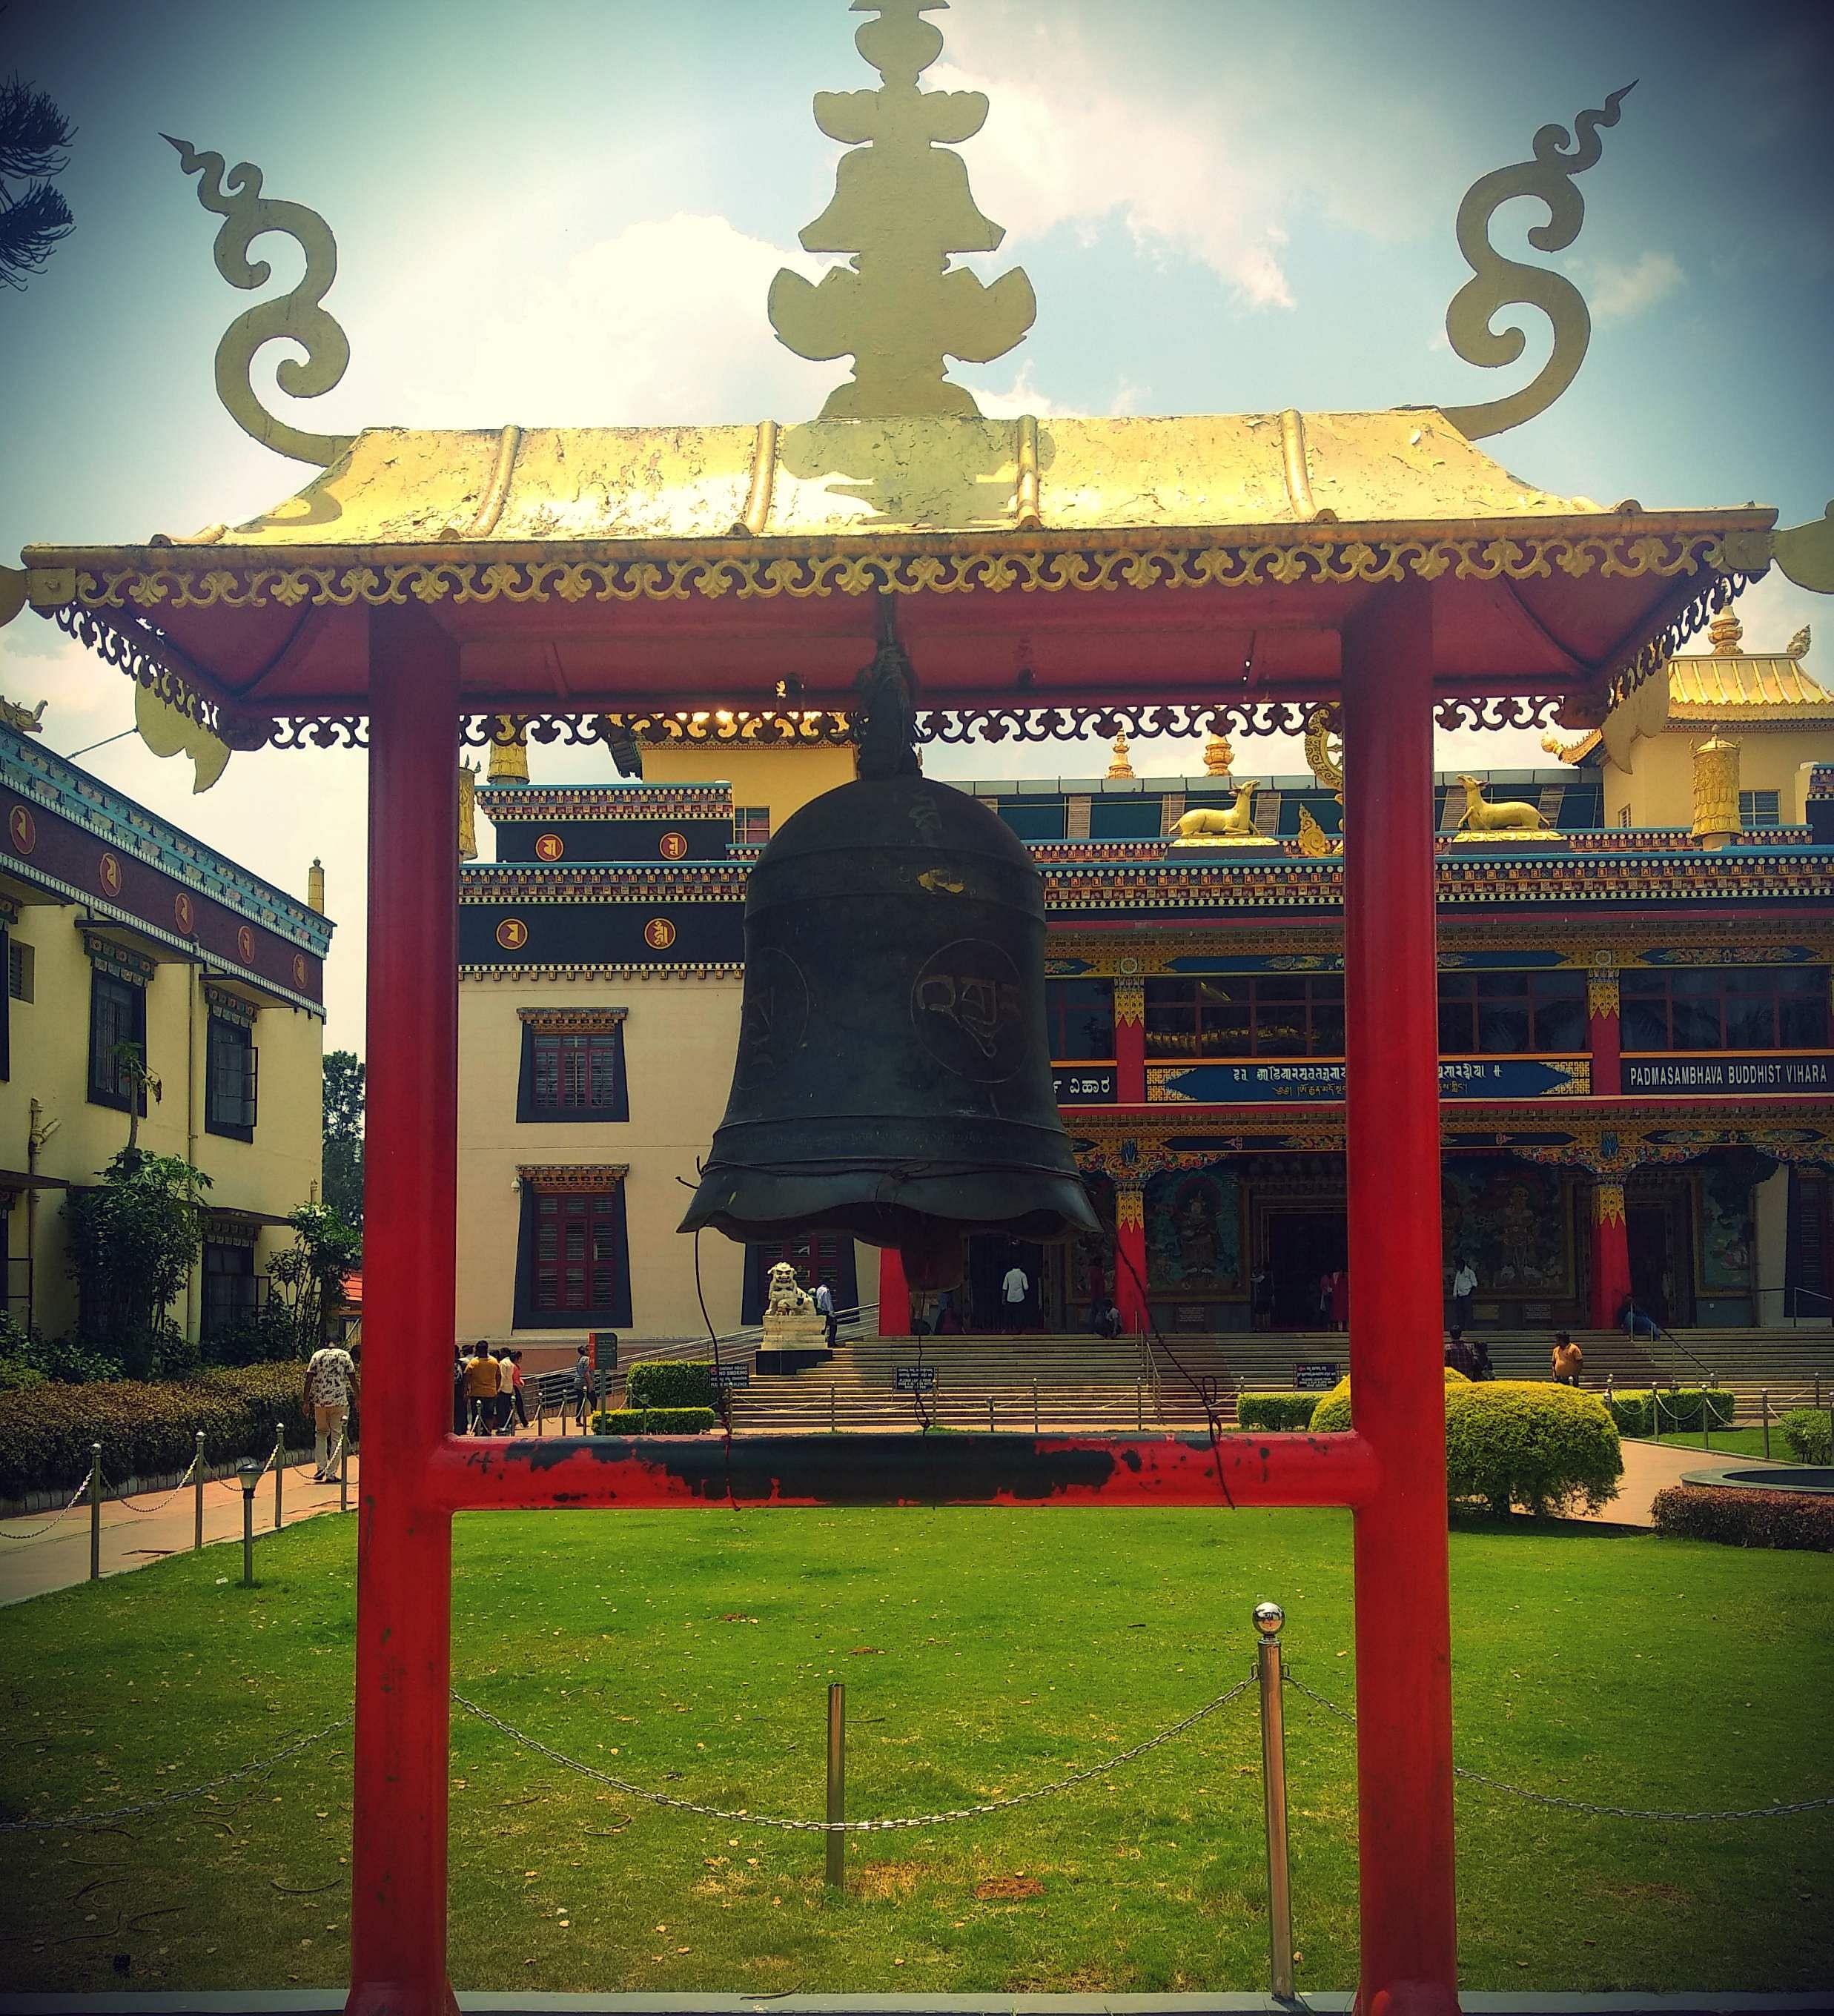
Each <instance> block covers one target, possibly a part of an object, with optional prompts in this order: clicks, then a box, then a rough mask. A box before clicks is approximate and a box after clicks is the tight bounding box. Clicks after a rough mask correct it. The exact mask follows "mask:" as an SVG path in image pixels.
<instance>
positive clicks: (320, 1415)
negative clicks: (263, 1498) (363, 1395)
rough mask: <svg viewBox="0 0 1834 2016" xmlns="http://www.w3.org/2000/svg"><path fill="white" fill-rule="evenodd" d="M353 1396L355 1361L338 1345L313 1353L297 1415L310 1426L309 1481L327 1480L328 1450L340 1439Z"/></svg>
mask: <svg viewBox="0 0 1834 2016" xmlns="http://www.w3.org/2000/svg"><path fill="white" fill-rule="evenodd" d="M356 1397H357V1368H356V1361H355V1359H353V1358H352V1357H351V1355H350V1353H349V1352H348V1351H346V1350H345V1349H344V1347H343V1345H340V1344H327V1345H324V1346H322V1348H320V1349H319V1350H317V1351H315V1352H313V1353H312V1357H311V1359H309V1360H308V1363H307V1365H306V1369H305V1385H304V1389H303V1390H302V1391H301V1394H300V1412H301V1413H303V1414H304V1415H305V1416H306V1417H307V1418H308V1420H310V1421H311V1422H312V1459H313V1460H312V1481H313V1483H315V1484H323V1483H326V1482H327V1481H329V1478H330V1467H331V1460H332V1451H333V1448H334V1447H335V1445H336V1444H337V1442H340V1441H341V1440H342V1438H343V1435H344V1423H345V1421H346V1420H348V1418H349V1416H350V1406H351V1402H352V1401H353V1400H354V1399H355V1398H356Z"/></svg>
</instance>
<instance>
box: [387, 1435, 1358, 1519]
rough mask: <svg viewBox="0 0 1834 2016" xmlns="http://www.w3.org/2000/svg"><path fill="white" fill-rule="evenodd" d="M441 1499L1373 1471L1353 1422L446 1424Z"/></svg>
mask: <svg viewBox="0 0 1834 2016" xmlns="http://www.w3.org/2000/svg"><path fill="white" fill-rule="evenodd" d="M427 1481H428V1485H429V1489H430V1491H431V1495H432V1496H433V1497H434V1499H435V1500H436V1501H437V1502H438V1503H440V1504H441V1505H442V1506H443V1507H445V1509H446V1510H449V1511H453V1512H462V1511H485V1510H492V1511H504V1510H531V1509H533V1508H536V1507H560V1508H562V1509H566V1508H572V1509H575V1510H585V1509H588V1508H591V1507H599V1508H604V1509H611V1508H616V1509H619V1510H642V1511H648V1510H661V1509H665V1508H676V1507H683V1506H690V1505H707V1506H713V1507H719V1506H722V1505H727V1504H733V1505H740V1506H745V1507H766V1506H773V1505H789V1506H803V1507H814V1506H845V1505H856V1506H874V1505H877V1506H892V1505H1014V1506H1024V1505H1040V1506H1043V1505H1115V1506H1133V1507H1139V1506H1143V1505H1216V1506H1245V1505H1340V1506H1353V1505H1359V1504H1361V1503H1364V1502H1365V1501H1366V1500H1367V1498H1368V1497H1369V1496H1370V1495H1371V1492H1372V1491H1373V1490H1374V1489H1375V1463H1374V1461H1373V1460H1372V1459H1371V1455H1370V1450H1369V1445H1368V1444H1367V1442H1365V1441H1364V1439H1363V1438H1361V1437H1360V1436H1359V1435H1240V1434H1235V1435H1224V1436H1223V1437H1222V1438H1221V1439H1220V1442H1218V1443H1217V1444H1216V1445H1215V1446H1214V1447H1212V1445H1211V1442H1210V1439H1209V1436H1207V1435H960V1434H957V1433H953V1432H951V1433H949V1434H947V1435H741V1436H739V1437H737V1438H735V1439H734V1440H733V1442H731V1443H730V1445H729V1444H728V1443H727V1442H726V1440H725V1439H724V1438H723V1437H721V1436H718V1435H697V1436H691V1437H690V1436H676V1435H661V1436H650V1437H648V1438H636V1439H632V1438H625V1437H621V1436H612V1435H603V1436H599V1435H593V1436H569V1437H557V1438H554V1439H553V1440H552V1441H549V1440H546V1439H538V1440H535V1441H533V1442H529V1441H521V1442H499V1441H492V1440H490V1439H488V1438H483V1437H473V1436H463V1435H449V1436H448V1437H447V1438H446V1439H445V1442H443V1443H442V1444H441V1445H440V1447H439V1449H438V1451H437V1452H436V1453H435V1454H434V1457H433V1459H432V1462H431V1467H430V1471H429V1474H428V1479H427Z"/></svg>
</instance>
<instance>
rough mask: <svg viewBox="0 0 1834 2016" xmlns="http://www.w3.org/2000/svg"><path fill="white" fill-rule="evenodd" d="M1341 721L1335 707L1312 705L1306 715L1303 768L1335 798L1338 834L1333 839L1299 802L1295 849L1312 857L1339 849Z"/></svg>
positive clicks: (1340, 846)
mask: <svg viewBox="0 0 1834 2016" xmlns="http://www.w3.org/2000/svg"><path fill="white" fill-rule="evenodd" d="M1305 747H1306V769H1309V770H1310V772H1311V773H1312V775H1313V776H1314V777H1316V778H1317V779H1318V781H1319V783H1321V784H1322V785H1323V786H1324V788H1325V790H1328V791H1330V792H1331V793H1332V794H1334V795H1335V797H1336V799H1337V823H1338V837H1336V838H1335V839H1334V838H1333V837H1331V834H1329V833H1327V832H1326V831H1325V830H1324V827H1323V826H1321V825H1320V824H1319V823H1318V822H1317V819H1314V818H1313V816H1312V815H1311V813H1310V812H1309V811H1308V810H1307V809H1306V807H1305V806H1303V805H1301V806H1300V808H1299V851H1300V853H1302V854H1303V855H1309V856H1310V858H1312V859H1314V860H1323V859H1324V858H1325V857H1326V856H1327V855H1333V854H1341V853H1342V851H1343V838H1342V834H1343V823H1344V741H1343V735H1342V720H1341V718H1340V717H1339V712H1338V710H1337V709H1336V708H1335V707H1313V710H1312V711H1311V712H1310V714H1309V715H1306V742H1305Z"/></svg>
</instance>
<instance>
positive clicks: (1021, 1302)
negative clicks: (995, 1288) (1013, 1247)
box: [1000, 1260, 1032, 1337]
mask: <svg viewBox="0 0 1834 2016" xmlns="http://www.w3.org/2000/svg"><path fill="white" fill-rule="evenodd" d="M1031 1292H1032V1283H1031V1279H1030V1277H1029V1276H1028V1275H1027V1273H1026V1272H1025V1269H1024V1268H1023V1267H1021V1265H1019V1263H1018V1261H1017V1260H1014V1262H1013V1264H1012V1265H1011V1266H1010V1267H1009V1268H1007V1270H1006V1276H1005V1279H1004V1280H1002V1281H1001V1283H1000V1300H1001V1301H1002V1303H1003V1305H1004V1313H1005V1316H1006V1327H1007V1330H1010V1331H1011V1333H1012V1334H1013V1335H1014V1337H1017V1336H1018V1334H1019V1332H1020V1331H1021V1330H1023V1329H1024V1328H1025V1298H1026V1296H1028V1295H1029V1294H1030V1293H1031Z"/></svg>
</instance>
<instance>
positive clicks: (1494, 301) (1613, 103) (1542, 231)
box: [1439, 77, 1637, 441]
mask: <svg viewBox="0 0 1834 2016" xmlns="http://www.w3.org/2000/svg"><path fill="white" fill-rule="evenodd" d="M1636 86H1637V80H1636V79H1635V78H1634V77H1633V78H1632V79H1631V80H1630V82H1629V83H1628V84H1627V85H1625V86H1624V87H1623V89H1622V90H1621V91H1614V92H1612V94H1611V95H1610V96H1609V98H1607V99H1605V108H1604V110H1602V111H1593V112H1582V113H1580V115H1579V117H1577V118H1576V120H1575V121H1573V138H1572V141H1571V143H1570V144H1571V151H1570V152H1569V151H1568V148H1569V141H1568V138H1567V131H1566V128H1565V127H1564V126H1558V125H1548V126H1544V127H1542V128H1541V129H1540V131H1539V132H1537V134H1536V135H1535V137H1534V142H1533V149H1534V151H1533V159H1532V160H1526V161H1518V162H1515V163H1514V164H1512V165H1511V166H1510V167H1504V168H1493V169H1492V170H1491V171H1490V173H1489V174H1488V175H1480V176H1479V178H1478V179H1477V180H1476V181H1475V182H1473V183H1472V185H1471V187H1470V188H1469V189H1467V190H1466V191H1465V199H1464V200H1463V201H1462V202H1461V203H1460V204H1459V206H1458V223H1457V231H1458V249H1459V250H1460V251H1461V252H1462V253H1463V254H1464V255H1465V263H1466V265H1468V266H1469V267H1470V268H1471V271H1472V278H1471V279H1468V280H1467V281H1466V282H1465V285H1464V286H1462V287H1461V288H1460V289H1459V290H1458V291H1457V293H1455V294H1454V296H1453V297H1452V300H1451V304H1450V307H1448V308H1447V310H1446V336H1447V340H1448V341H1449V342H1450V344H1451V346H1452V347H1453V349H1454V351H1456V352H1457V355H1459V356H1460V357H1461V358H1463V359H1464V360H1465V362H1466V363H1467V364H1475V365H1479V367H1480V368H1482V369H1485V370H1494V369H1498V368H1499V367H1501V365H1506V364H1513V363H1514V362H1515V360H1516V359H1517V358H1519V356H1521V355H1522V350H1523V347H1524V346H1525V344H1526V337H1524V336H1523V334H1522V329H1521V328H1520V326H1519V325H1518V324H1516V323H1515V322H1512V324H1511V326H1509V327H1508V329H1504V330H1502V331H1501V332H1500V333H1499V332H1498V331H1497V330H1496V329H1493V328H1492V327H1491V326H1490V324H1491V320H1492V319H1493V318H1494V316H1495V315H1496V313H1497V310H1498V309H1500V308H1511V307H1515V306H1521V307H1524V308H1539V309H1540V311H1541V312H1542V314H1544V315H1545V316H1546V317H1547V318H1548V322H1549V323H1550V324H1551V326H1552V329H1553V331H1554V347H1553V350H1552V351H1551V353H1550V355H1549V356H1548V361H1547V362H1546V363H1545V364H1544V365H1542V366H1541V369H1540V371H1539V372H1538V373H1537V374H1536V376H1535V377H1534V378H1533V380H1531V381H1530V383H1528V384H1526V385H1525V386H1524V387H1522V390H1521V391H1519V392H1512V393H1510V394H1508V395H1507V396H1505V397H1504V398H1501V399H1491V400H1488V401H1486V402H1485V403H1484V404H1483V405H1475V406H1441V407H1440V409H1439V410H1440V412H1443V414H1444V415H1445V416H1446V418H1447V419H1448V420H1450V422H1451V423H1452V424H1453V426H1454V427H1456V428H1457V430H1459V432H1460V433H1461V434H1463V435H1464V436H1465V438H1466V439H1467V440H1468V441H1481V440H1482V439H1483V437H1485V436H1486V435H1487V434H1502V433H1504V431H1505V430H1507V429H1508V428H1510V427H1520V426H1521V424H1522V422H1523V421H1524V420H1532V419H1533V418H1534V417H1535V416H1536V415H1537V413H1544V412H1546V411H1547V410H1548V408H1549V407H1550V406H1551V405H1553V403H1554V401H1555V400H1556V399H1558V398H1559V397H1560V395H1561V394H1562V392H1564V391H1566V388H1567V387H1568V386H1569V385H1570V384H1571V383H1573V380H1574V378H1575V377H1576V376H1577V375H1578V372H1579V368H1580V365H1581V364H1582V363H1584V361H1585V355H1586V349H1587V345H1588V344H1590V343H1591V337H1592V318H1591V315H1590V314H1589V313H1588V312H1587V308H1586V303H1585V298H1584V296H1583V295H1582V294H1581V293H1580V290H1579V289H1578V288H1577V287H1576V286H1574V285H1573V283H1572V282H1571V281H1570V280H1569V279H1567V278H1566V275H1564V274H1561V273H1557V272H1553V271H1551V269H1549V268H1546V267H1541V266H1528V265H1523V264H1522V261H1519V260H1517V259H1511V258H1508V257H1505V256H1504V254H1502V253H1501V252H1499V251H1498V250H1497V248H1496V247H1495V246H1494V245H1493V244H1492V243H1490V221H1491V219H1492V218H1493V217H1494V215H1495V214H1496V213H1497V211H1498V210H1500V209H1501V207H1502V206H1503V205H1504V203H1508V202H1509V201H1510V200H1512V198H1514V197H1515V196H1533V197H1535V198H1536V199H1537V200H1538V201H1540V203H1544V204H1545V205H1546V206H1547V210H1548V221H1547V222H1546V223H1545V224H1537V225H1535V226H1534V227H1533V229H1531V230H1530V232H1529V234H1528V240H1529V243H1530V244H1531V245H1532V246H1533V247H1534V248H1535V250H1537V252H1564V251H1565V250H1566V248H1567V247H1569V245H1571V244H1572V243H1573V241H1574V239H1576V238H1577V237H1578V236H1579V235H1580V225H1582V224H1583V223H1584V221H1585V216H1586V201H1585V198H1584V196H1581V195H1580V192H1579V191H1578V190H1577V189H1576V188H1575V187H1574V186H1573V177H1574V176H1575V175H1580V174H1582V173H1584V171H1585V170H1586V169H1587V168H1590V167H1594V166H1595V165H1596V164H1597V163H1598V160H1599V159H1600V158H1601V157H1602V155H1603V153H1604V151H1605V149H1604V144H1603V142H1602V141H1601V140H1600V139H1599V138H1598V128H1600V127H1602V126H1615V125H1616V124H1617V120H1618V107H1619V106H1620V105H1621V104H1622V103H1623V101H1624V99H1626V98H1627V97H1628V96H1629V95H1630V92H1633V91H1634V89H1635V88H1636Z"/></svg>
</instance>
